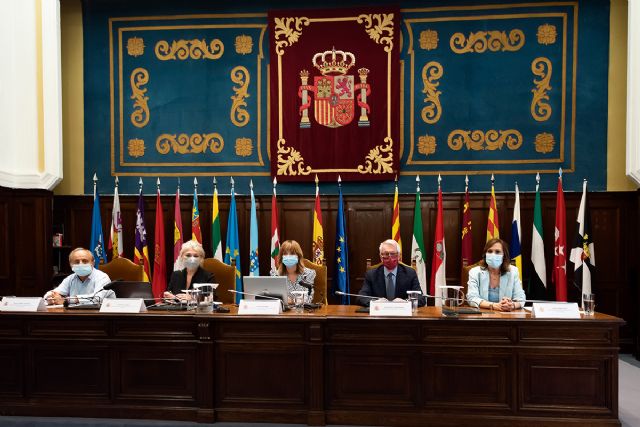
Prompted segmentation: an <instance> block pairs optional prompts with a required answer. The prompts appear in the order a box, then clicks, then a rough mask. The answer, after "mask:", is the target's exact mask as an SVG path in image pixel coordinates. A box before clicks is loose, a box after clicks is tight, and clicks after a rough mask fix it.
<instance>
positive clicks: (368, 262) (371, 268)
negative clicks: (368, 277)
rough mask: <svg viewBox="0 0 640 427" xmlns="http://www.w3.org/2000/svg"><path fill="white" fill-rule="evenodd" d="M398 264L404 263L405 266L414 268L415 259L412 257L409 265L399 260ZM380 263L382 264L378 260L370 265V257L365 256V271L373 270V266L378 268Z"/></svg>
mask: <svg viewBox="0 0 640 427" xmlns="http://www.w3.org/2000/svg"><path fill="white" fill-rule="evenodd" d="M399 264H402V265H404V266H405V267H411V268H413V269H414V270H415V269H416V260H415V259H412V260H411V265H409V264H405V263H404V262H400V263H399ZM381 265H382V262H379V263H377V264H373V265H371V258H367V271H369V270H373V269H374V268H378V267H380V266H381Z"/></svg>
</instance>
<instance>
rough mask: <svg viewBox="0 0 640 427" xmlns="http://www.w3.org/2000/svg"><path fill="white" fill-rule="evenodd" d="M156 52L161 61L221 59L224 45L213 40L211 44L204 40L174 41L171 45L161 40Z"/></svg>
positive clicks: (217, 40)
mask: <svg viewBox="0 0 640 427" xmlns="http://www.w3.org/2000/svg"><path fill="white" fill-rule="evenodd" d="M155 52H156V57H157V58H158V59H159V60H161V61H170V60H176V59H179V60H181V61H184V60H186V59H220V57H221V56H222V54H223V53H224V44H223V43H222V41H220V39H213V40H211V43H209V44H207V42H206V41H205V40H204V39H202V40H198V39H193V40H173V41H172V42H171V44H169V42H168V41H166V40H160V41H159V42H158V43H156V47H155Z"/></svg>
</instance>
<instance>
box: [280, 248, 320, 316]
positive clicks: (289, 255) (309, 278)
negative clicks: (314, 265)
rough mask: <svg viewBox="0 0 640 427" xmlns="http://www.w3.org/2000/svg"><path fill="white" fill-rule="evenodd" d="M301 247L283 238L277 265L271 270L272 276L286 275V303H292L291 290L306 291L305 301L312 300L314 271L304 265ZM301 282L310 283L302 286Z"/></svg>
mask: <svg viewBox="0 0 640 427" xmlns="http://www.w3.org/2000/svg"><path fill="white" fill-rule="evenodd" d="M303 258H304V256H303V255H302V248H301V247H300V244H299V243H298V242H296V241H295V240H285V241H284V242H282V244H281V245H280V251H279V253H278V266H277V267H276V268H275V269H272V270H271V275H272V276H287V293H288V295H287V299H288V302H287V304H292V303H293V294H292V292H293V291H303V292H306V296H305V302H308V303H309V302H311V301H313V293H314V292H313V291H314V290H313V283H314V282H315V280H316V272H315V270H312V269H310V268H307V267H305V266H304V262H303V261H302V259H303ZM301 283H305V284H307V285H311V286H312V287H311V288H310V289H308V290H307V287H305V286H302V285H301Z"/></svg>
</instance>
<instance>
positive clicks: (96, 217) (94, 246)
mask: <svg viewBox="0 0 640 427" xmlns="http://www.w3.org/2000/svg"><path fill="white" fill-rule="evenodd" d="M89 250H90V251H91V253H92V254H93V259H94V264H95V265H94V266H95V267H96V268H98V266H99V265H100V260H103V261H104V262H107V259H106V257H105V255H104V236H103V235H102V219H101V218H100V196H99V195H98V190H97V186H94V187H93V215H92V217H91V243H90V244H89Z"/></svg>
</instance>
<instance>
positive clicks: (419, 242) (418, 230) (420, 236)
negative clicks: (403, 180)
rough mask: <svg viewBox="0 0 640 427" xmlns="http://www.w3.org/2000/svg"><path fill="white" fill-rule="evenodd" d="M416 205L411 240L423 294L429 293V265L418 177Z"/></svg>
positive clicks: (413, 257) (412, 255) (412, 254)
mask: <svg viewBox="0 0 640 427" xmlns="http://www.w3.org/2000/svg"><path fill="white" fill-rule="evenodd" d="M416 182H417V188H416V206H415V208H414V211H413V239H412V242H411V260H412V261H415V263H416V273H417V274H418V281H419V282H420V288H422V294H423V295H426V294H427V265H426V263H425V260H424V254H425V252H424V233H423V229H422V209H421V207H420V178H419V177H416Z"/></svg>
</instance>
